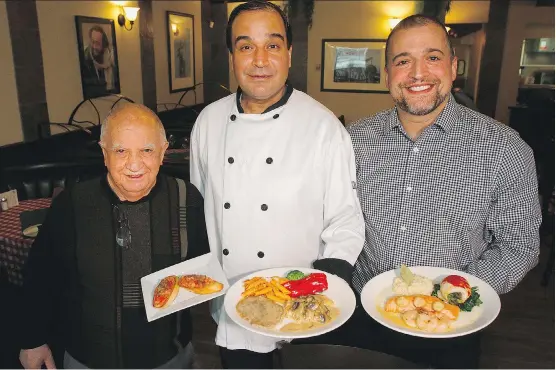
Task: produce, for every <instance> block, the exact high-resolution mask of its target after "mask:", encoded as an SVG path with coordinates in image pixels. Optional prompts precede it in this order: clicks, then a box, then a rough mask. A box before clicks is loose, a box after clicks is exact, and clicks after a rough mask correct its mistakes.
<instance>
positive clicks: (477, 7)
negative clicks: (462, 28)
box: [445, 0, 490, 24]
mask: <svg viewBox="0 0 556 370" xmlns="http://www.w3.org/2000/svg"><path fill="white" fill-rule="evenodd" d="M489 8H490V0H470V1H469V0H454V1H452V4H451V5H450V11H449V12H448V14H446V22H445V23H446V24H450V23H487V22H488V14H489Z"/></svg>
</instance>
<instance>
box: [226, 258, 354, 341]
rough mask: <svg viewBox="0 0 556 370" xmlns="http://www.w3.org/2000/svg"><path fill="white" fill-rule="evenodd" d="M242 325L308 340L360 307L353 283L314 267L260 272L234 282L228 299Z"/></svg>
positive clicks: (232, 314) (230, 311)
mask: <svg viewBox="0 0 556 370" xmlns="http://www.w3.org/2000/svg"><path fill="white" fill-rule="evenodd" d="M224 307H225V309H226V313H227V314H228V316H229V317H230V318H231V319H232V320H233V321H234V322H235V323H237V324H238V325H239V326H241V327H243V328H245V329H247V330H250V331H252V332H255V333H259V334H262V335H266V336H270V337H276V338H286V339H294V338H308V337H313V336H317V335H321V334H324V333H327V332H329V331H331V330H334V329H336V328H337V327H339V326H341V325H342V324H344V323H345V322H346V321H347V320H348V319H349V318H350V317H351V315H352V314H353V312H354V310H355V295H354V294H353V291H352V289H351V287H350V286H349V285H348V284H347V283H346V282H345V281H344V280H343V279H341V278H339V277H338V276H336V275H333V274H329V273H326V272H323V271H320V270H315V269H310V268H296V267H293V268H274V269H268V270H262V271H258V272H256V273H253V274H251V275H248V276H246V277H245V278H243V279H240V280H239V281H237V282H236V283H235V284H233V285H232V286H231V287H230V289H229V290H228V292H227V293H226V297H225V298H224Z"/></svg>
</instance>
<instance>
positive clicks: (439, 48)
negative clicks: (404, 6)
mask: <svg viewBox="0 0 556 370" xmlns="http://www.w3.org/2000/svg"><path fill="white" fill-rule="evenodd" d="M388 54H389V55H388V56H387V58H388V64H387V68H386V83H387V85H388V89H389V90H390V94H391V95H392V98H393V99H394V101H395V102H396V106H397V107H398V108H399V109H401V110H402V111H404V112H407V113H409V114H410V115H415V116H426V115H428V114H438V113H440V111H441V110H442V109H443V108H444V106H445V105H446V103H447V101H448V96H449V94H450V90H451V88H452V82H453V81H454V79H455V78H456V71H457V60H456V58H455V57H454V58H451V53H450V49H449V46H448V42H447V40H446V34H445V32H444V30H442V29H441V28H440V27H439V26H438V25H435V24H427V25H424V26H418V27H412V28H409V29H401V30H398V31H396V33H395V34H394V35H392V37H391V39H390V45H389V53H388Z"/></svg>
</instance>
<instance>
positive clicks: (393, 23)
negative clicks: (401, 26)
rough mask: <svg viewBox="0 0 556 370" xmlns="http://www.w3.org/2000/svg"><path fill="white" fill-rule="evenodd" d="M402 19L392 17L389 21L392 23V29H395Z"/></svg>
mask: <svg viewBox="0 0 556 370" xmlns="http://www.w3.org/2000/svg"><path fill="white" fill-rule="evenodd" d="M400 21H401V19H399V18H390V19H389V20H388V22H389V23H390V31H392V30H393V29H394V27H396V26H397V25H398V23H400Z"/></svg>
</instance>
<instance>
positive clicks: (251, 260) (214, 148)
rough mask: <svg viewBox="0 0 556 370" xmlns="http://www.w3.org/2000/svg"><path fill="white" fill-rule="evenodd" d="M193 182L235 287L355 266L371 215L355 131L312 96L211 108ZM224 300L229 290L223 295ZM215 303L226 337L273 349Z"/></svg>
mask: <svg viewBox="0 0 556 370" xmlns="http://www.w3.org/2000/svg"><path fill="white" fill-rule="evenodd" d="M190 166H191V168H190V171H191V174H190V181H191V183H192V184H194V185H195V186H196V187H197V188H198V189H199V191H200V192H201V194H202V195H203V197H204V203H205V217H206V223H207V232H208V238H209V242H210V247H211V251H212V252H213V253H215V254H216V255H217V256H218V257H219V259H220V262H221V263H222V267H223V270H224V272H225V274H226V276H227V278H228V280H229V281H230V284H233V283H234V282H235V281H237V280H239V279H240V278H241V277H243V276H245V275H247V274H249V273H252V272H254V271H257V270H262V269H267V268H274V267H289V266H298V267H308V268H310V267H312V263H313V262H314V261H315V260H317V259H320V258H338V259H343V260H345V261H347V262H349V263H350V264H352V265H353V264H354V263H355V261H356V259H357V257H358V256H359V253H360V252H361V250H362V248H363V242H364V235H365V234H364V220H363V217H362V214H361V208H360V205H359V201H358V198H357V194H356V189H355V188H356V182H355V181H356V175H355V159H354V153H353V148H352V144H351V138H350V136H349V134H348V133H347V131H346V130H345V128H344V127H343V126H342V124H341V123H340V122H339V121H338V119H337V118H336V117H335V116H334V114H333V113H332V112H331V111H329V110H328V109H327V108H325V107H324V106H323V105H321V104H320V103H318V102H317V101H315V100H314V99H313V98H311V97H309V96H308V95H306V94H305V93H303V92H301V91H298V90H295V89H294V90H293V92H292V95H291V96H290V98H289V99H288V101H287V102H286V103H285V104H283V105H281V106H279V107H277V108H275V109H273V110H272V111H270V112H266V113H263V114H245V113H239V111H238V108H237V103H236V94H232V95H230V96H227V97H225V98H223V99H220V100H218V101H216V102H214V103H212V104H210V105H208V106H207V107H206V108H205V109H204V110H203V111H202V112H201V114H200V115H199V117H198V118H197V121H196V123H195V126H194V128H193V131H192V134H191V152H190ZM221 298H222V297H221ZM222 303H223V299H217V300H214V301H212V314H213V318H214V319H215V320H216V321H217V322H218V330H217V334H216V344H217V345H219V346H222V347H226V348H228V349H247V350H251V351H255V352H261V353H266V352H270V351H272V350H274V349H275V348H276V343H277V342H278V341H279V339H278V338H272V337H266V336H262V335H259V334H255V333H252V332H250V331H247V330H245V329H243V328H241V327H240V326H238V325H237V324H235V323H234V322H233V321H232V320H231V319H230V318H229V317H228V316H227V315H226V313H225V310H224V308H223V307H222Z"/></svg>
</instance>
